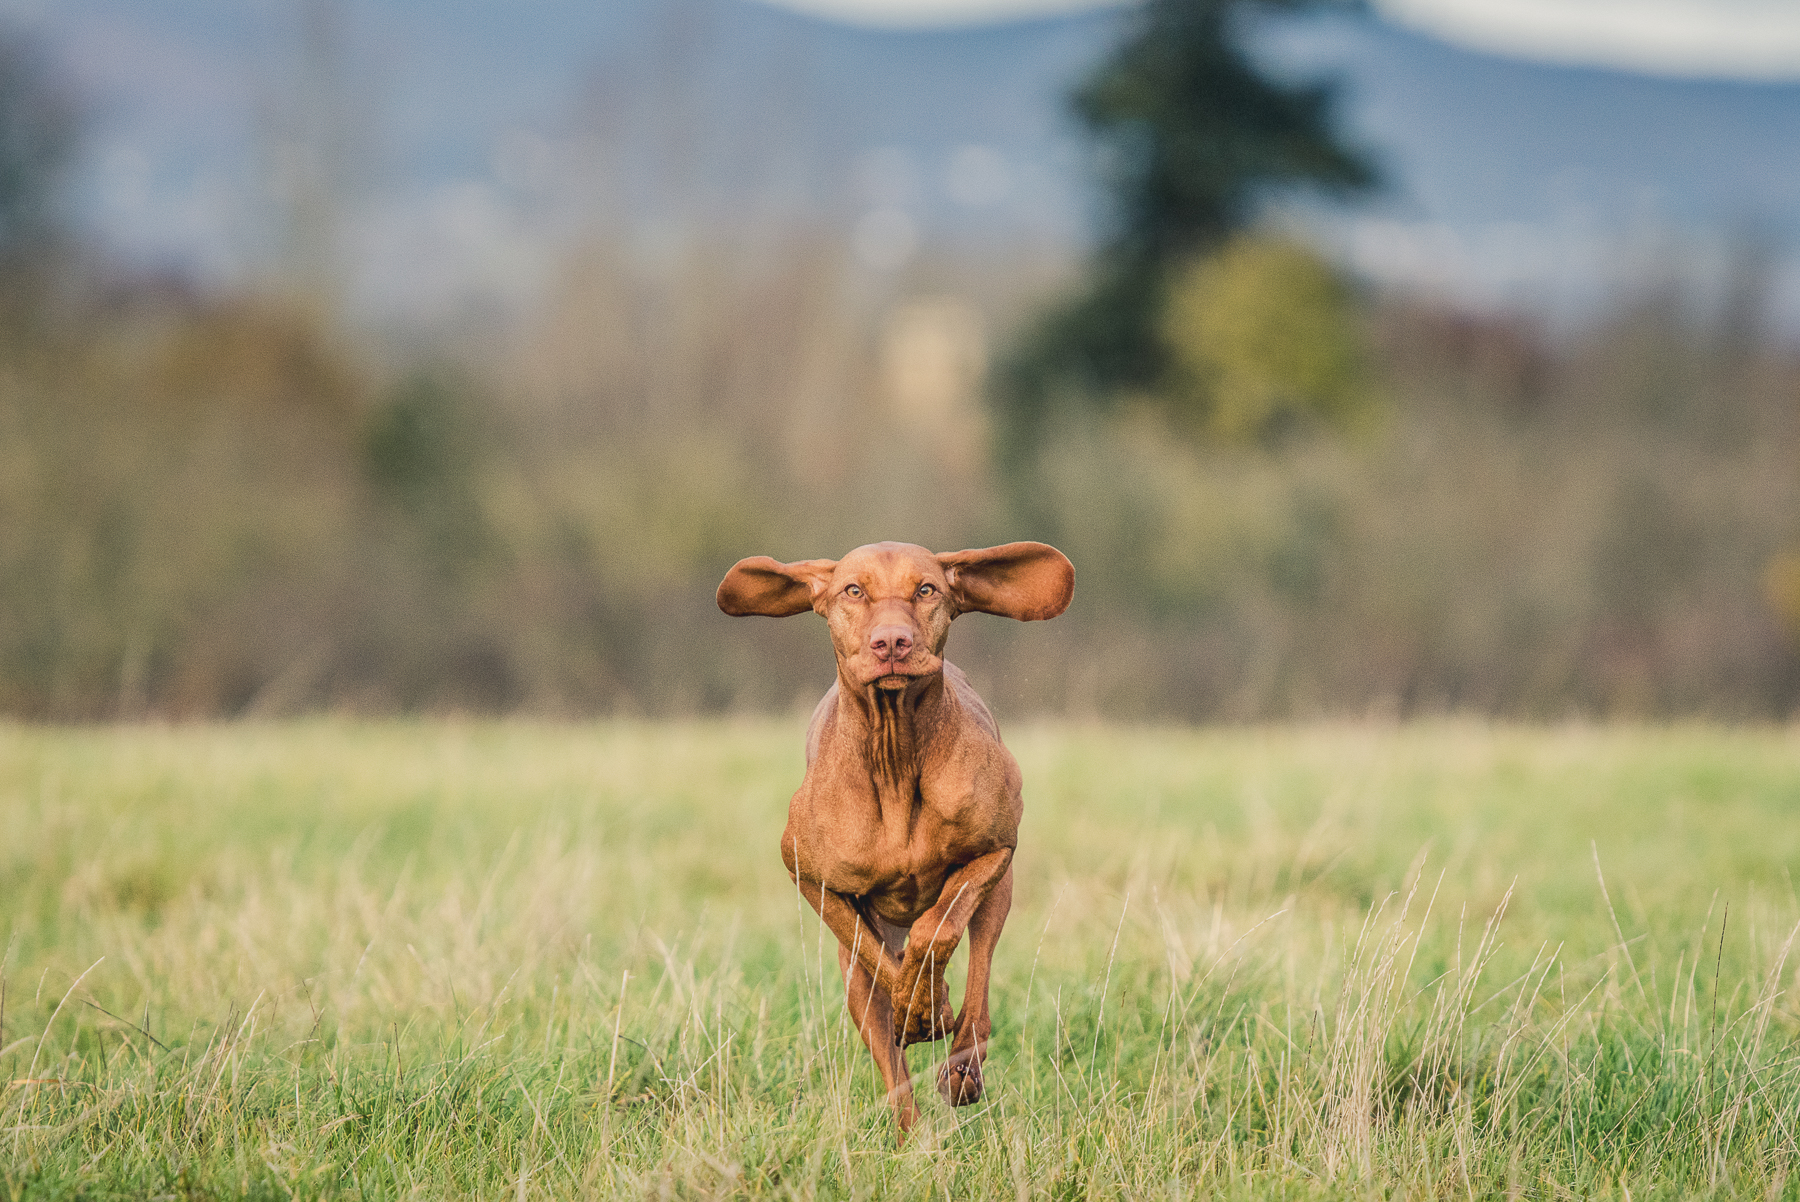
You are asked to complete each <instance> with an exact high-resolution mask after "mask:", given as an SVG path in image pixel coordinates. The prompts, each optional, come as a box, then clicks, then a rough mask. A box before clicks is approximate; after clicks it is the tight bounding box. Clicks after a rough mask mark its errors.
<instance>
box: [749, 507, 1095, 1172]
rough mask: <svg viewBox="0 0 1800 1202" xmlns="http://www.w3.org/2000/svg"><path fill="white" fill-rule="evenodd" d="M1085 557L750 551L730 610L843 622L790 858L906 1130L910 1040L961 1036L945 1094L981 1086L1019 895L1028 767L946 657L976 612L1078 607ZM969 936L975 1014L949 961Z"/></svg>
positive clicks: (792, 819) (810, 735) (1034, 614)
mask: <svg viewBox="0 0 1800 1202" xmlns="http://www.w3.org/2000/svg"><path fill="white" fill-rule="evenodd" d="M1074 592H1075V569H1074V567H1073V566H1072V565H1071V564H1070V563H1069V561H1068V559H1067V558H1066V557H1065V556H1064V555H1063V553H1062V552H1061V551H1058V550H1057V549H1056V548H1054V547H1048V546H1045V545H1044V544H1043V543H1008V544H1007V545H1006V546H1003V547H989V548H987V549H986V550H981V551H956V552H951V553H945V554H942V555H934V554H932V553H931V552H930V551H927V550H925V548H923V547H915V546H913V545H911V544H909V543H875V544H873V545H871V546H867V547H858V548H857V549H856V550H854V551H852V552H850V554H848V555H846V556H844V558H842V559H840V560H836V561H833V560H829V559H809V560H804V561H802V562H799V563H777V562H776V561H775V560H773V559H770V558H769V557H767V556H760V555H759V556H757V557H755V558H752V559H745V560H742V561H740V562H739V563H738V564H737V566H735V567H733V568H732V569H731V571H730V572H728V573H726V575H725V580H724V582H723V583H721V584H720V585H719V608H720V609H722V610H724V611H725V612H726V613H728V614H732V615H743V614H764V615H767V616H769V617H778V618H779V617H786V616H788V615H790V614H797V613H804V612H805V611H806V610H809V609H810V610H812V611H814V612H815V613H819V614H822V615H824V617H825V620H826V621H827V622H828V623H829V624H830V626H831V645H832V648H833V650H834V651H835V652H836V653H837V683H836V684H834V685H832V686H831V688H830V689H829V690H827V691H826V693H825V697H824V699H823V700H821V701H820V702H819V705H818V708H817V709H815V710H814V711H813V716H812V725H811V726H810V727H809V728H808V730H807V732H806V777H805V779H804V780H802V781H801V782H800V788H799V790H798V791H797V792H795V794H794V800H793V802H792V803H791V804H790V805H789V806H788V822H787V830H786V831H785V832H783V834H782V836H781V858H782V859H783V860H784V861H785V862H786V863H787V867H788V873H789V874H790V875H791V876H792V877H793V878H794V881H795V884H796V885H797V886H798V888H799V890H800V892H801V893H802V894H803V895H804V896H805V897H806V900H807V901H808V902H810V903H811V904H812V906H813V908H814V909H816V910H817V911H818V912H819V917H820V918H822V919H823V920H824V921H825V925H826V926H828V927H830V928H831V933H832V934H834V935H836V936H837V939H838V943H839V945H840V946H839V948H838V966H839V968H840V969H841V970H842V971H843V973H844V983H845V986H846V991H847V993H848V995H849V1005H850V1012H851V1014H852V1015H853V1016H854V1018H855V1020H856V1025H857V1027H858V1029H859V1030H860V1031H861V1032H862V1038H863V1042H864V1043H865V1044H867V1045H868V1047H869V1051H870V1052H871V1053H873V1055H874V1057H875V1067H876V1068H878V1069H879V1070H881V1079H882V1081H883V1083H884V1084H885V1085H886V1087H887V1096H888V1100H889V1101H890V1102H891V1103H892V1105H893V1107H894V1118H895V1121H896V1122H898V1124H899V1126H900V1138H901V1139H902V1140H904V1139H905V1138H906V1132H907V1131H908V1129H910V1128H911V1127H912V1125H913V1121H914V1120H915V1119H916V1118H917V1117H918V1108H917V1106H915V1105H914V1103H913V1092H912V1078H911V1076H910V1075H909V1074H908V1072H907V1068H906V1047H907V1046H908V1045H909V1044H915V1043H934V1042H936V1041H937V1040H940V1039H943V1038H944V1037H946V1036H950V1037H951V1044H950V1056H949V1059H948V1060H947V1061H946V1062H945V1064H944V1066H943V1068H941V1069H940V1070H939V1071H938V1079H937V1083H938V1092H939V1093H940V1094H942V1095H943V1096H944V1099H945V1100H946V1101H948V1102H949V1103H950V1104H951V1105H952V1106H964V1105H967V1104H969V1103H970V1102H974V1101H977V1100H979V1099H980V1097H981V1091H982V1079H981V1064H982V1061H983V1060H984V1059H986V1057H987V1041H988V1032H989V1030H990V1029H991V1027H992V1024H991V1023H990V1022H989V1019H988V997H987V995H988V969H989V965H990V964H991V963H992V961H993V956H994V945H995V943H996V942H998V941H999V938H1000V928H1001V927H1002V926H1003V925H1005V923H1006V914H1007V911H1008V910H1009V909H1010V908H1011V907H1012V857H1013V849H1014V848H1015V847H1016V846H1017V845H1018V839H1019V818H1020V815H1021V814H1022V813H1023V811H1024V803H1023V802H1022V801H1021V800H1020V797H1019V784H1020V777H1019V766H1018V764H1017V763H1015V762H1014V760H1013V757H1012V754H1011V753H1010V752H1008V751H1007V750H1006V748H1005V747H1004V746H1002V745H1001V742H1000V731H999V728H998V727H996V726H995V724H994V717H993V715H992V714H990V713H989V712H988V708H987V706H986V705H985V704H983V703H982V700H981V698H980V697H978V696H977V695H976V693H975V690H974V689H972V688H970V687H969V682H968V679H967V678H966V677H965V676H963V674H962V672H961V670H959V669H958V668H957V667H956V666H955V665H953V664H950V663H948V662H946V661H945V660H944V659H943V658H942V657H943V651H944V639H945V638H946V637H947V636H948V635H949V633H950V621H951V619H953V618H955V617H956V616H957V615H958V614H965V613H970V612H980V613H990V614H1000V615H1001V616H1003V617H1008V618H1018V619H1020V620H1021V621H1026V622H1033V621H1037V620H1039V619H1042V618H1054V617H1055V616H1056V615H1057V614H1060V613H1061V612H1062V611H1063V610H1064V609H1066V608H1068V605H1069V599H1070V597H1072V596H1073V595H1074ZM965 930H966V931H967V932H968V933H969V936H970V938H969V972H968V982H967V984H966V987H965V988H964V990H963V1007H962V1013H961V1014H957V1015H954V1016H953V1015H952V1014H951V1011H950V1002H949V993H948V990H947V989H946V987H945V985H944V969H945V967H946V965H947V964H948V962H949V960H950V954H951V953H952V952H954V951H955V950H956V947H957V945H958V944H959V943H961V942H962V937H963V932H964V931H965Z"/></svg>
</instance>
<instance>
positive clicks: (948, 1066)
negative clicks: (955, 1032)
mask: <svg viewBox="0 0 1800 1202" xmlns="http://www.w3.org/2000/svg"><path fill="white" fill-rule="evenodd" d="M937 1085H938V1093H939V1094H940V1095H942V1097H943V1099H944V1101H946V1102H948V1103H950V1105H952V1106H967V1105H969V1104H970V1103H971V1102H979V1101H981V1090H982V1080H981V1061H979V1060H977V1059H976V1058H975V1056H974V1055H973V1054H972V1053H968V1052H958V1053H954V1054H952V1055H951V1057H950V1059H949V1060H947V1061H945V1062H944V1067H942V1068H940V1069H938V1082H937Z"/></svg>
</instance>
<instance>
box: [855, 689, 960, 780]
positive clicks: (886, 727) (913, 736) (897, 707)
mask: <svg viewBox="0 0 1800 1202" xmlns="http://www.w3.org/2000/svg"><path fill="white" fill-rule="evenodd" d="M838 693H839V696H840V697H842V698H843V699H844V703H845V705H846V706H847V707H848V708H849V709H850V711H851V712H852V713H853V714H854V715H855V717H856V719H857V720H858V722H859V724H860V725H861V726H862V727H863V749H864V757H865V758H866V760H867V762H868V765H869V776H870V779H871V780H873V781H874V782H875V784H876V786H877V788H882V787H884V786H885V787H898V788H900V789H903V790H905V791H906V792H908V793H909V794H910V793H911V791H912V787H913V786H915V785H916V784H917V782H918V779H919V765H920V761H921V759H922V757H923V752H924V748H925V744H926V742H927V741H928V739H929V737H930V732H931V731H932V730H934V729H936V727H937V719H938V718H939V714H938V710H939V709H940V708H941V707H942V705H943V704H944V677H943V674H942V673H941V672H940V673H933V674H932V675H930V676H923V677H917V678H915V679H913V680H912V681H910V682H909V683H908V684H907V685H906V687H905V688H900V689H884V688H880V687H879V686H877V685H872V684H871V685H863V686H861V687H860V688H856V687H850V686H848V685H846V684H845V683H844V682H843V681H842V680H840V681H839V690H838Z"/></svg>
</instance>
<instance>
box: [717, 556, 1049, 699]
mask: <svg viewBox="0 0 1800 1202" xmlns="http://www.w3.org/2000/svg"><path fill="white" fill-rule="evenodd" d="M1074 593H1075V569H1074V567H1073V566H1072V565H1071V564H1070V563H1069V561H1068V559H1067V557H1065V556H1064V555H1063V553H1062V552H1061V551H1058V550H1057V549H1056V548H1055V547H1050V546H1046V545H1045V544H1043V543H1007V544H1006V545H1005V546H1000V547H988V548H985V549H983V550H978V551H948V552H944V553H942V554H935V555H934V554H933V553H932V552H930V551H927V550H926V549H925V548H924V547H918V546H914V545H913V544H911V543H871V544H870V545H868V546H866V547H858V548H857V549H856V550H854V551H852V552H850V554H848V555H846V556H844V558H842V559H839V560H831V559H808V560H802V561H800V562H798V563H778V562H776V561H775V560H773V559H770V558H769V557H768V556H766V555H759V556H756V557H754V558H751V559H745V560H740V561H739V562H738V564H737V565H736V566H735V567H733V568H732V569H731V571H729V572H727V573H726V574H725V579H724V581H723V582H722V583H721V584H720V585H719V597H718V600H719V608H720V609H722V610H724V611H725V612H726V613H728V614H732V615H734V616H735V615H743V614H763V615H766V616H769V617H784V616H786V615H788V614H797V613H804V612H805V611H806V610H808V609H811V610H814V611H815V612H817V613H820V614H822V615H824V617H825V620H826V621H827V622H828V623H830V625H831V645H832V648H833V650H834V651H835V652H836V653H837V661H838V675H839V677H840V678H842V679H843V680H844V682H845V683H846V684H849V685H851V686H853V687H856V688H864V687H867V686H869V685H875V686H876V687H878V688H891V689H902V688H905V687H906V686H907V684H908V683H909V682H911V681H914V680H917V679H919V678H920V677H924V676H931V675H934V674H936V673H938V672H941V671H943V667H944V660H943V653H944V640H945V639H946V638H948V637H949V635H950V623H951V621H952V620H953V619H954V618H955V617H956V616H957V615H958V614H960V613H968V612H971V611H975V612H980V613H991V614H999V615H1001V616H1003V617H1009V618H1018V619H1020V620H1021V621H1027V622H1030V621H1037V620H1039V619H1042V618H1054V617H1055V616H1056V615H1057V614H1059V613H1061V612H1062V611H1063V610H1064V609H1066V608H1068V605H1069V600H1070V598H1072V597H1073V596H1074Z"/></svg>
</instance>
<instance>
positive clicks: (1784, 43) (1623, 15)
mask: <svg viewBox="0 0 1800 1202" xmlns="http://www.w3.org/2000/svg"><path fill="white" fill-rule="evenodd" d="M773 2H775V3H778V4H781V5H783V6H785V7H789V8H793V9H796V10H799V11H803V12H808V13H811V14H813V15H816V16H825V17H833V18H836V19H838V20H844V21H855V22H864V23H868V24H871V25H878V26H888V27H920V26H932V25H944V24H954V23H959V22H961V23H974V22H984V21H994V20H1007V19H1013V18H1018V17H1023V16H1033V15H1047V14H1052V13H1066V12H1070V11H1074V10H1077V9H1080V8H1090V7H1097V6H1099V5H1104V4H1108V3H1119V2H1121V0H773ZM1373 3H1374V7H1375V8H1376V10H1377V11H1378V12H1380V13H1381V14H1382V15H1383V16H1385V17H1387V18H1388V19H1390V20H1393V21H1395V22H1397V23H1400V24H1403V25H1407V26H1410V27H1412V28H1414V29H1417V30H1419V31H1421V32H1424V33H1429V34H1433V35H1435V36H1438V37H1441V38H1444V39H1445V40H1447V41H1450V42H1453V43H1457V44H1460V45H1464V46H1467V47H1470V48H1472V49H1476V50H1484V51H1489V52H1493V53H1501V54H1515V55H1520V56H1523V57H1527V58H1536V59H1540V60H1543V61H1548V62H1559V63H1570V64H1580V65H1587V66H1600V67H1614V68H1620V69H1625V70H1636V71H1648V72H1655V73H1659V74H1667V75H1676V76H1691V77H1703V78H1723V79H1759V80H1794V79H1800V3H1796V2H1795V0H1373Z"/></svg>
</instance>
